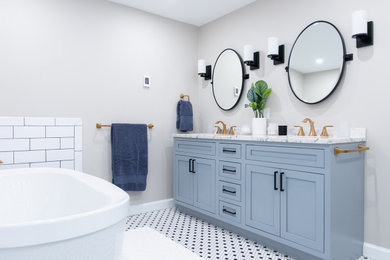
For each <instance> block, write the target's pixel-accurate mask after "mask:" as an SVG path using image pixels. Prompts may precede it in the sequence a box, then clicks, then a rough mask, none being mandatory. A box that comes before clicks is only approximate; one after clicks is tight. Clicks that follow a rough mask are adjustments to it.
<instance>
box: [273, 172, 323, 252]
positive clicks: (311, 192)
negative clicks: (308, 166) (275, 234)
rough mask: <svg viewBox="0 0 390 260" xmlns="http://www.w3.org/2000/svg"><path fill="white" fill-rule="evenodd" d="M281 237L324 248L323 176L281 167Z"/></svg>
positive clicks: (307, 245)
mask: <svg viewBox="0 0 390 260" xmlns="http://www.w3.org/2000/svg"><path fill="white" fill-rule="evenodd" d="M281 172H284V174H282V184H281V187H282V189H284V191H282V192H281V236H282V237H283V238H285V239H288V240H290V241H294V242H295V243H298V244H301V245H303V246H306V247H309V248H312V249H316V250H318V251H321V252H322V251H323V249H324V245H323V244H324V176H323V175H320V174H312V173H307V172H298V171H290V170H282V171H281Z"/></svg>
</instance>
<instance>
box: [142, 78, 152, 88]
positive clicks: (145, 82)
mask: <svg viewBox="0 0 390 260" xmlns="http://www.w3.org/2000/svg"><path fill="white" fill-rule="evenodd" d="M150 85H151V83H150V77H149V76H144V87H146V88H149V87H150Z"/></svg>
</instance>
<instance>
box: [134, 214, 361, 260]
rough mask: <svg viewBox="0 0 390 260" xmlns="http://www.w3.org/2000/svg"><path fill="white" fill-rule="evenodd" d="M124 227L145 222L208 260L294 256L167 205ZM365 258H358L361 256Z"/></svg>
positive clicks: (136, 217)
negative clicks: (165, 207)
mask: <svg viewBox="0 0 390 260" xmlns="http://www.w3.org/2000/svg"><path fill="white" fill-rule="evenodd" d="M126 223H127V226H126V231H127V230H129V229H134V228H138V227H144V226H148V227H151V228H154V229H156V230H157V231H159V232H160V233H162V234H164V235H165V236H167V237H169V238H170V239H172V240H173V241H175V242H177V243H180V244H182V245H183V246H184V247H186V248H188V249H189V250H191V251H192V252H194V253H196V254H198V255H199V256H201V257H202V258H204V259H206V260H208V259H212V260H218V259H220V260H250V259H256V260H257V259H261V260H294V259H293V258H291V257H289V256H286V255H283V254H281V253H279V252H277V251H274V250H272V249H269V248H267V247H265V246H262V245H260V244H258V243H256V242H253V241H251V240H248V239H246V238H244V237H242V236H239V235H237V234H234V233H232V232H229V231H227V230H225V229H222V228H219V227H217V226H214V225H211V224H209V223H207V222H204V221H202V220H199V219H197V218H194V217H192V216H189V215H187V214H184V213H182V212H180V211H179V210H178V209H177V208H167V209H163V210H156V211H152V212H148V213H143V214H138V215H133V216H130V217H129V218H128V219H127V222H126ZM363 259H367V258H363V257H362V258H361V259H359V260H363Z"/></svg>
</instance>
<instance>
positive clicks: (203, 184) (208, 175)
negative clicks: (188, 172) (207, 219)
mask: <svg viewBox="0 0 390 260" xmlns="http://www.w3.org/2000/svg"><path fill="white" fill-rule="evenodd" d="M193 159H194V160H195V163H194V166H195V167H194V172H195V173H193V174H194V178H195V193H194V195H195V198H194V206H195V207H198V208H201V209H204V210H207V211H209V212H212V213H215V212H216V198H215V196H216V192H217V191H216V180H215V176H216V172H215V160H209V159H201V158H193Z"/></svg>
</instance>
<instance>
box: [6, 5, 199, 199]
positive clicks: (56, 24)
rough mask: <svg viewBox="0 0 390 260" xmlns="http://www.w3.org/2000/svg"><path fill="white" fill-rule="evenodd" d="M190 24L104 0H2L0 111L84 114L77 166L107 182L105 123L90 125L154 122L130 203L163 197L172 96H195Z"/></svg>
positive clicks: (166, 194)
mask: <svg viewBox="0 0 390 260" xmlns="http://www.w3.org/2000/svg"><path fill="white" fill-rule="evenodd" d="M197 31H198V29H197V28H196V27H193V26H189V25H185V24H182V23H178V22H174V21H171V20H167V19H164V18H160V17H157V16H154V15H149V14H146V13H143V12H140V11H136V10H134V9H131V8H126V7H123V6H120V5H117V4H113V3H110V2H108V1H106V0H1V1H0V91H1V92H0V116H16V115H19V116H50V117H82V119H83V123H84V128H83V130H84V131H83V134H84V135H83V137H84V138H83V142H84V144H83V145H84V171H85V172H87V173H90V174H92V175H95V176H99V177H102V178H104V179H106V180H109V181H111V168H110V167H111V165H110V161H111V160H110V153H111V150H110V135H109V131H110V130H109V129H101V130H97V129H96V128H95V123H96V122H102V123H112V122H130V123H131V122H135V123H153V124H154V125H155V128H154V129H153V130H152V132H151V136H150V141H149V160H150V163H149V175H148V186H147V190H146V191H145V192H133V193H131V201H132V203H133V204H138V203H143V202H148V201H155V200H160V199H166V198H171V197H172V193H173V192H172V175H173V174H172V165H173V164H172V138H171V135H172V133H173V132H175V120H176V114H175V113H176V102H177V100H178V99H179V94H180V93H181V92H183V93H186V94H189V95H191V97H192V102H193V104H194V106H195V105H196V103H197V99H196V87H195V86H196V83H197V75H196V69H197V68H196V59H197ZM144 74H147V75H149V76H151V80H152V87H151V88H150V89H145V88H143V84H142V83H143V75H144ZM70 192H71V191H70Z"/></svg>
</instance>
